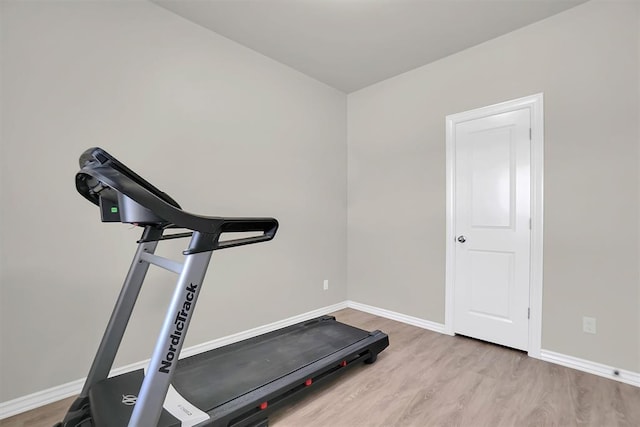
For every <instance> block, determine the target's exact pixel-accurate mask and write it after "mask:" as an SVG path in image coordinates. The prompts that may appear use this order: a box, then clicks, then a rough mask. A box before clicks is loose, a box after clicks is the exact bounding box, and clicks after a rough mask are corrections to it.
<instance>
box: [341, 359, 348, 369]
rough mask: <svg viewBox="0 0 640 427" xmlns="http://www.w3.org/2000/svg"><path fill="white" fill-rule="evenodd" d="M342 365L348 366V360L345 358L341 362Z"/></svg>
mask: <svg viewBox="0 0 640 427" xmlns="http://www.w3.org/2000/svg"><path fill="white" fill-rule="evenodd" d="M340 366H342V367H343V368H344V367H345V366H347V361H346V360H343V361H342V362H341V363H340Z"/></svg>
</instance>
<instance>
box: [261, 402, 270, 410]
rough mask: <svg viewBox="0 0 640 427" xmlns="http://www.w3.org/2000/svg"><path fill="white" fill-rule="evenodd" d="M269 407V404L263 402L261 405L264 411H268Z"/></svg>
mask: <svg viewBox="0 0 640 427" xmlns="http://www.w3.org/2000/svg"><path fill="white" fill-rule="evenodd" d="M267 406H269V404H268V403H267V402H262V403H261V404H260V410H262V411H264V410H265V409H267Z"/></svg>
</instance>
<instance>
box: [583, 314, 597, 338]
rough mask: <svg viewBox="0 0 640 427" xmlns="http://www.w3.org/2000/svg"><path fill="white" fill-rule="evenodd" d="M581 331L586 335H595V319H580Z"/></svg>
mask: <svg viewBox="0 0 640 427" xmlns="http://www.w3.org/2000/svg"><path fill="white" fill-rule="evenodd" d="M582 330H583V331H584V332H586V333H587V334H595V333H596V318H595V317H586V316H585V317H583V318H582Z"/></svg>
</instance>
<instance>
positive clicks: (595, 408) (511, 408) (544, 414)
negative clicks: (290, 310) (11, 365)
mask: <svg viewBox="0 0 640 427" xmlns="http://www.w3.org/2000/svg"><path fill="white" fill-rule="evenodd" d="M334 315H335V316H336V317H337V318H338V320H340V321H342V322H344V323H348V324H352V325H354V326H357V327H360V328H363V329H367V330H375V329H379V330H382V331H384V332H386V333H388V334H389V339H390V346H389V348H388V349H386V350H385V351H384V352H382V353H381V354H380V355H379V357H378V360H377V361H376V363H374V364H372V365H359V366H355V367H353V368H352V369H350V370H348V371H347V372H346V373H345V374H344V375H342V376H340V377H338V378H335V379H332V380H329V381H328V382H326V383H324V384H317V385H314V390H313V391H312V393H310V395H309V396H307V397H306V398H304V399H302V400H300V401H296V402H291V403H289V404H288V405H287V406H286V407H284V408H283V409H282V410H280V411H278V412H276V413H275V414H273V415H272V416H271V418H270V424H271V425H273V426H275V427H299V426H308V427H325V426H329V427H359V426H362V427H376V426H380V427H383V426H384V427H386V426H402V427H405V426H416V427H424V426H461V427H467V426H469V427H482V426H487V427H495V426H504V427H513V426H518V427H520V426H562V427H564V426H593V427H616V426H629V427H632V426H634V427H638V426H640V388H638V387H633V386H630V385H627V384H622V383H619V382H617V381H612V380H608V379H605V378H601V377H597V376H594V375H590V374H587V373H584V372H580V371H576V370H573V369H569V368H565V367H562V366H558V365H554V364H551V363H547V362H543V361H540V360H536V359H531V358H529V357H528V356H527V355H526V354H525V353H523V352H521V351H517V350H512V349H508V348H505V347H501V346H497V345H493V344H489V343H485V342H482V341H477V340H474V339H471V338H466V337H462V336H455V337H451V336H447V335H442V334H438V333H436V332H431V331H427V330H424V329H420V328H417V327H414V326H409V325H406V324H403V323H400V322H396V321H393V320H389V319H384V318H380V317H377V316H373V315H370V314H367V313H363V312H359V311H356V310H352V309H345V310H340V311H338V312H337V313H334ZM71 401H72V399H71V398H70V399H66V400H64V401H61V402H56V403H54V404H51V405H47V406H44V407H42V408H39V409H36V410H33V411H29V412H26V413H24V414H20V415H17V416H15V417H11V418H8V419H6V420H2V421H0V426H2V427H23V426H30V427H31V426H33V427H38V426H51V425H53V424H54V423H55V422H56V421H59V420H60V419H61V418H62V416H63V415H64V413H65V411H66V409H67V408H68V406H69V404H70V403H71Z"/></svg>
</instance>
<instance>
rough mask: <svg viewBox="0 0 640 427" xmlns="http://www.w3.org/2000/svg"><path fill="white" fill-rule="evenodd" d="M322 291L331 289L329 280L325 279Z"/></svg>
mask: <svg viewBox="0 0 640 427" xmlns="http://www.w3.org/2000/svg"><path fill="white" fill-rule="evenodd" d="M322 289H324V290H325V291H326V290H327V289H329V279H324V283H323V284H322Z"/></svg>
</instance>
